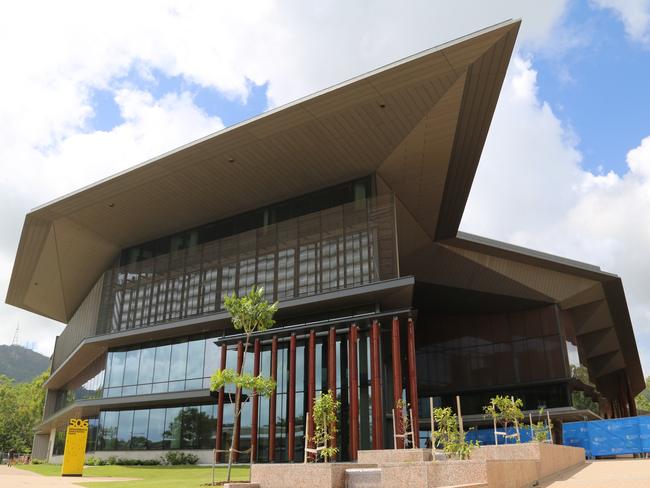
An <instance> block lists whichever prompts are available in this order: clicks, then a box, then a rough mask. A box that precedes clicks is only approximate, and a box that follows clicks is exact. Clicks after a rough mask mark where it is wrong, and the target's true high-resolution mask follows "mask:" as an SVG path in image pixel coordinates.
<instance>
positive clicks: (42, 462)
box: [32, 459, 47, 464]
mask: <svg viewBox="0 0 650 488" xmlns="http://www.w3.org/2000/svg"><path fill="white" fill-rule="evenodd" d="M32 464H47V461H46V460H45V459H32Z"/></svg>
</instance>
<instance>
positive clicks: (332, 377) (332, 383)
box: [327, 327, 338, 446]
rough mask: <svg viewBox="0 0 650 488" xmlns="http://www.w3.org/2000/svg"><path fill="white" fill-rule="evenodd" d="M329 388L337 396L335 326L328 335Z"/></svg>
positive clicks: (334, 437)
mask: <svg viewBox="0 0 650 488" xmlns="http://www.w3.org/2000/svg"><path fill="white" fill-rule="evenodd" d="M327 388H328V389H329V391H331V392H332V393H333V394H334V398H336V329H335V328H334V327H330V331H329V335H328V337H327ZM332 437H333V438H332V445H333V446H337V445H338V444H337V439H336V434H334V435H333V436H332Z"/></svg>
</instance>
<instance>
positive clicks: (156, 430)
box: [147, 408, 166, 449]
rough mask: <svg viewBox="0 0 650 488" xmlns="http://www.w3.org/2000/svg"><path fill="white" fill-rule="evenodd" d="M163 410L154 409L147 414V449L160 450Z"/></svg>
mask: <svg viewBox="0 0 650 488" xmlns="http://www.w3.org/2000/svg"><path fill="white" fill-rule="evenodd" d="M165 412H166V409H164V408H155V409H152V410H151V411H150V412H149V430H148V433H147V449H162V446H163V433H164V432H165Z"/></svg>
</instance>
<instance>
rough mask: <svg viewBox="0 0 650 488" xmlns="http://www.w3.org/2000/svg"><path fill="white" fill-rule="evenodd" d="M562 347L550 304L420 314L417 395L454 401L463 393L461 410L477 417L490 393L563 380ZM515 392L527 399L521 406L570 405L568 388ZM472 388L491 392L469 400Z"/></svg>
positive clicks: (565, 374) (563, 357)
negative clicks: (504, 310) (514, 309)
mask: <svg viewBox="0 0 650 488" xmlns="http://www.w3.org/2000/svg"><path fill="white" fill-rule="evenodd" d="M563 348H564V341H563V340H562V335H561V330H560V325H559V323H558V320H557V315H556V313H555V307H554V306H549V307H542V308H535V309H531V310H525V311H518V312H511V313H492V314H473V315H436V314H420V315H419V316H418V341H417V346H416V349H417V351H416V352H417V369H418V383H419V391H420V396H421V397H423V398H425V397H429V396H433V397H440V398H441V401H443V400H444V398H446V396H445V393H450V394H452V395H451V396H449V398H452V396H453V395H455V394H457V393H463V392H466V393H464V395H465V396H463V398H464V400H463V403H464V408H463V411H466V412H467V413H468V414H470V413H481V406H482V405H485V404H486V400H487V401H489V398H490V397H489V395H490V394H492V396H493V395H494V394H497V393H499V394H504V392H506V391H509V389H512V388H515V387H516V386H517V385H522V384H527V383H528V384H530V383H538V382H546V383H549V382H553V380H555V381H561V380H566V379H567V378H568V377H569V372H568V371H567V367H566V362H565V352H564V349H563ZM495 387H501V388H500V389H498V390H497V389H495ZM516 389H517V391H518V393H517V396H519V397H522V398H523V397H526V398H528V400H527V403H525V408H532V409H535V408H538V406H541V405H548V406H551V405H553V406H566V405H567V404H568V399H567V393H566V386H560V387H558V386H543V385H540V386H536V387H535V388H533V389H532V390H530V391H529V392H525V391H523V390H521V388H519V387H517V388H516ZM473 390H477V391H478V390H491V391H492V392H493V393H489V392H488V393H485V394H480V393H476V394H473V396H474V398H476V401H475V402H473V401H472V400H471V399H470V396H472V395H471V394H470V393H469V392H471V391H473ZM519 390H521V391H519ZM486 395H488V396H486ZM466 396H467V400H465V397H466ZM524 399H525V398H524ZM443 403H446V402H444V401H443ZM470 403H471V404H472V405H473V406H470ZM452 404H453V403H452ZM465 404H467V407H465ZM474 404H476V405H474Z"/></svg>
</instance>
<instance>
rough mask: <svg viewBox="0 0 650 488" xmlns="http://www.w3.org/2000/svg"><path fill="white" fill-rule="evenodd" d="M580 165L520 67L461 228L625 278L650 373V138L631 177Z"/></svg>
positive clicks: (635, 152)
mask: <svg viewBox="0 0 650 488" xmlns="http://www.w3.org/2000/svg"><path fill="white" fill-rule="evenodd" d="M581 163H582V155H581V153H580V152H579V151H578V149H577V140H576V138H575V136H574V135H573V134H572V131H571V130H570V129H568V128H567V127H566V126H564V125H563V124H562V122H561V121H560V120H559V119H558V117H557V116H556V115H555V114H554V113H553V111H552V110H551V108H550V107H549V106H548V104H546V103H544V102H543V101H541V100H540V99H539V96H538V94H537V83H536V72H535V70H534V69H533V66H532V63H531V61H530V60H525V59H522V58H521V57H519V56H517V57H515V58H514V60H513V63H512V65H511V68H510V70H509V73H508V76H507V78H506V81H505V84H504V88H503V91H502V94H501V98H500V99H499V104H498V107H497V110H496V113H495V117H494V120H493V123H492V127H491V129H490V133H489V135H488V140H487V143H486V146H485V149H484V152H483V155H482V159H481V163H480V164H479V169H478V171H477V175H476V179H475V183H474V186H473V187H472V191H471V194H470V198H469V201H468V206H467V210H466V212H465V215H464V218H463V222H462V224H461V227H462V229H463V230H466V231H468V232H473V233H476V234H480V235H485V236H489V237H493V238H495V239H499V240H504V241H509V242H513V243H516V244H520V245H523V246H526V247H530V248H533V249H538V250H543V251H547V252H551V253H554V254H558V255H560V256H566V257H569V258H573V259H578V260H582V261H586V262H589V263H593V264H596V265H599V266H601V267H602V268H603V269H604V270H606V271H610V272H614V273H617V274H619V275H620V276H621V277H622V279H623V284H624V286H625V290H626V295H627V298H628V304H629V307H630V312H631V315H632V320H633V323H634V327H635V332H636V336H637V342H638V345H639V349H640V352H641V357H642V362H643V364H644V370H645V371H646V372H648V371H650V285H649V283H648V280H647V276H649V275H650V259H648V255H647V249H650V137H647V138H645V139H643V140H642V141H641V143H640V145H639V146H638V147H637V148H634V149H632V150H631V151H630V152H629V153H628V155H627V164H628V170H627V172H626V173H625V174H623V175H618V174H616V173H614V172H609V173H607V174H595V173H592V172H589V171H586V170H585V169H583V167H582V164H581Z"/></svg>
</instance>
